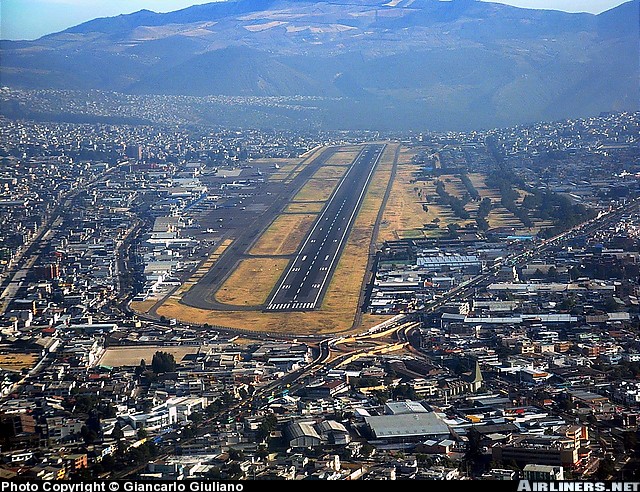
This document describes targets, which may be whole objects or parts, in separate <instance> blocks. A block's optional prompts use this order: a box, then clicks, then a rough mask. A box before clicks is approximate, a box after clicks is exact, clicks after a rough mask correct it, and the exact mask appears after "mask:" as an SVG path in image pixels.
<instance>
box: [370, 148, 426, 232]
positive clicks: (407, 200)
mask: <svg viewBox="0 0 640 492" xmlns="http://www.w3.org/2000/svg"><path fill="white" fill-rule="evenodd" d="M411 157H413V153H408V152H406V151H405V152H401V153H400V156H399V158H398V166H397V169H396V177H395V179H394V181H393V185H392V188H391V193H390V195H389V200H387V205H386V207H385V209H384V214H383V216H382V222H381V224H380V230H379V232H378V238H377V240H378V241H379V242H384V241H389V240H393V239H399V238H401V237H403V236H405V235H406V234H411V233H412V232H411V231H415V232H414V233H416V234H420V235H422V233H421V229H422V227H423V224H424V223H426V221H427V220H426V218H427V214H426V213H425V211H424V210H423V209H422V204H421V203H420V201H421V200H422V198H421V197H420V196H418V192H417V191H416V190H415V188H416V187H417V188H420V184H419V183H418V184H414V183H411V180H412V179H413V177H414V172H415V171H416V166H415V165H413V164H412V163H411Z"/></svg>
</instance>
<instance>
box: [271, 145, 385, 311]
mask: <svg viewBox="0 0 640 492" xmlns="http://www.w3.org/2000/svg"><path fill="white" fill-rule="evenodd" d="M384 148H385V145H384V144H370V145H367V146H365V147H364V148H363V150H362V151H361V152H360V154H359V155H358V157H357V158H356V159H355V161H354V162H353V164H352V165H351V167H350V168H349V170H348V171H347V173H346V174H345V176H344V177H343V179H342V180H341V182H340V184H339V185H338V187H337V188H336V189H335V191H334V192H333V194H332V196H331V197H330V198H329V200H328V201H327V203H326V205H325V207H324V209H323V211H322V212H321V213H320V215H319V217H318V218H317V219H316V222H315V223H314V225H313V228H312V229H311V231H310V232H309V234H308V235H307V237H306V239H305V241H304V243H303V244H302V246H301V247H300V248H299V249H298V251H297V253H296V256H295V258H294V259H293V260H292V261H291V262H290V263H289V266H288V268H287V270H286V271H285V273H284V274H283V276H282V277H281V279H280V281H279V282H278V284H277V287H276V289H275V290H274V292H273V293H272V295H271V297H270V299H269V301H268V302H267V305H266V307H265V310H266V311H271V312H273V311H311V310H314V309H317V308H319V307H320V305H321V303H322V298H323V296H324V293H325V291H326V289H327V287H328V283H329V279H330V278H331V275H332V274H333V271H334V269H335V267H336V265H337V262H338V259H339V258H340V254H341V252H342V249H343V246H344V244H345V242H346V239H347V237H348V236H349V231H350V230H351V227H352V225H353V222H354V221H355V218H356V216H357V213H358V210H359V208H360V206H361V204H362V201H363V199H364V196H365V194H366V190H367V186H368V184H369V182H370V181H371V177H372V176H373V172H374V170H375V168H376V165H377V164H378V161H379V160H380V156H381V155H382V153H383V151H384Z"/></svg>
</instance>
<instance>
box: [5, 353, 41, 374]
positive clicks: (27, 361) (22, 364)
mask: <svg viewBox="0 0 640 492" xmlns="http://www.w3.org/2000/svg"><path fill="white" fill-rule="evenodd" d="M36 362H38V356H37V355H36V354H2V355H0V369H3V370H5V371H12V372H20V371H22V369H31V368H32V367H33V366H35V365H36Z"/></svg>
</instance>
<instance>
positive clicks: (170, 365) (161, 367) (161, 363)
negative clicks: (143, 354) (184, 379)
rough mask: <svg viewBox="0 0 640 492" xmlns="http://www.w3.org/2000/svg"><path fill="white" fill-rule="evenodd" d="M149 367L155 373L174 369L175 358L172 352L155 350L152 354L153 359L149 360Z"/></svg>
mask: <svg viewBox="0 0 640 492" xmlns="http://www.w3.org/2000/svg"><path fill="white" fill-rule="evenodd" d="M151 369H152V370H153V372H154V373H156V374H161V373H165V372H173V371H175V370H176V360H175V359H174V357H173V354H170V353H168V352H161V351H158V352H156V353H155V354H154V355H153V360H152V361H151Z"/></svg>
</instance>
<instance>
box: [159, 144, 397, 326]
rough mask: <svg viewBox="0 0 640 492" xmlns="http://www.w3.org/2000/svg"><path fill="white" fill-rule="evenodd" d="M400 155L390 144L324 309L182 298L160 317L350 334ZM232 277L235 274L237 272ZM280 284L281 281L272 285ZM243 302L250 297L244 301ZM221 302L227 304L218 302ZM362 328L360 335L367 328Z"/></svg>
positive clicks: (167, 305) (171, 302)
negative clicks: (235, 307)
mask: <svg viewBox="0 0 640 492" xmlns="http://www.w3.org/2000/svg"><path fill="white" fill-rule="evenodd" d="M394 153H395V145H389V146H388V147H387V149H386V151H385V154H384V156H383V158H382V159H381V161H380V163H379V165H378V168H377V169H376V171H375V173H374V175H373V177H372V181H371V183H370V185H369V190H368V191H367V195H366V197H365V199H364V202H363V204H362V208H361V210H360V213H359V214H358V217H357V218H356V221H355V223H354V227H353V229H352V232H351V234H350V235H349V238H348V239H347V242H346V245H345V249H344V251H343V254H342V255H341V257H340V260H339V262H338V265H337V268H336V272H335V274H334V275H333V278H332V279H331V282H330V285H329V288H328V291H327V294H326V296H325V298H324V301H323V304H322V307H321V308H320V309H318V310H317V311H313V312H303V313H263V312H259V311H211V310H206V309H198V308H193V307H189V306H185V305H182V304H179V302H178V300H177V299H173V298H170V299H168V300H167V301H166V302H164V303H163V305H162V306H161V307H159V308H158V310H157V312H158V315H159V316H160V315H164V316H166V317H168V318H178V319H182V320H189V322H191V323H200V324H204V323H209V324H211V325H217V326H224V327H228V328H235V329H241V330H247V331H256V332H263V331H269V332H276V333H294V334H306V333H318V334H330V333H344V332H348V331H350V330H351V328H352V325H353V321H354V319H355V315H356V310H357V309H358V302H359V297H360V291H361V287H362V282H363V280H364V277H365V274H366V267H367V260H368V252H369V244H370V241H371V236H372V233H373V227H374V224H375V220H376V217H377V214H378V210H379V208H380V206H381V204H382V199H383V197H384V193H385V190H386V187H387V183H388V181H389V179H390V176H391V168H392V165H393V156H394ZM245 261H251V260H245ZM268 261H273V260H268ZM283 268H284V267H283ZM236 272H237V270H236ZM232 275H235V272H234V274H232ZM276 280H277V279H276ZM274 284H275V281H274V282H273V283H272V286H273V285H274ZM267 295H268V293H267V294H266V295H264V296H261V297H262V299H263V300H262V302H264V300H266V297H267ZM240 299H244V298H242V297H240ZM218 300H221V299H220V298H219V297H218ZM255 304H258V303H255ZM365 319H366V323H367V325H369V324H371V326H373V325H374V324H376V323H377V322H379V321H378V319H376V320H373V319H369V318H368V317H366V318H365ZM356 329H357V330H360V329H361V327H357V328H356Z"/></svg>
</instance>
